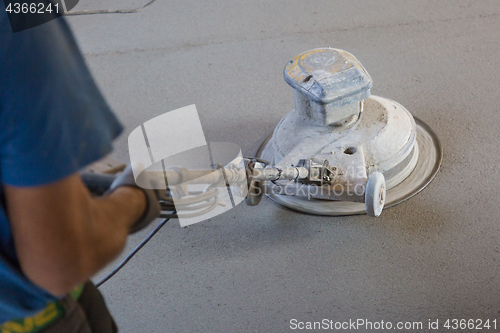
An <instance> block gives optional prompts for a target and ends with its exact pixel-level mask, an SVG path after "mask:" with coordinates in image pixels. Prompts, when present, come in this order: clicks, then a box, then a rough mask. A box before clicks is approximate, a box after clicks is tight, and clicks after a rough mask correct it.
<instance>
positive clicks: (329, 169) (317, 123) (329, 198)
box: [257, 48, 442, 216]
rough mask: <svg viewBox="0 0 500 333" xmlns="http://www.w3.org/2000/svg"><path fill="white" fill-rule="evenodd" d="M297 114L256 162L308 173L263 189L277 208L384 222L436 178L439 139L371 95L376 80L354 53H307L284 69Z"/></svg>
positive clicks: (402, 111) (277, 130) (400, 108)
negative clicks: (388, 211)
mask: <svg viewBox="0 0 500 333" xmlns="http://www.w3.org/2000/svg"><path fill="white" fill-rule="evenodd" d="M284 76H285V81H286V82H287V83H288V84H289V85H290V86H291V87H292V88H293V97H294V101H295V109H294V110H293V111H292V112H290V113H288V114H287V115H286V116H285V117H284V118H283V119H282V120H281V121H280V122H279V124H278V125H277V126H276V128H275V130H274V132H273V133H272V134H271V135H270V136H269V137H268V138H267V139H266V140H265V141H264V143H263V144H262V146H261V147H260V149H259V151H258V153H257V156H258V157H259V158H262V159H264V160H268V161H269V163H270V165H272V167H273V168H277V169H284V168H289V167H305V168H306V169H307V170H308V174H307V175H305V176H304V177H303V178H302V177H299V178H297V179H288V180H279V179H276V180H274V181H265V182H264V183H263V184H259V186H261V187H262V188H263V189H264V191H265V192H266V193H267V194H268V195H269V196H270V197H271V198H272V199H273V200H275V201H276V202H278V203H279V204H282V205H284V206H287V207H289V208H292V209H296V210H300V211H303V212H307V213H313V214H322V215H350V214H361V213H364V212H367V213H368V215H370V216H379V215H380V213H381V211H382V209H383V208H384V206H392V205H395V204H397V203H399V202H401V201H403V200H405V199H407V198H409V197H411V196H413V195H414V194H416V193H418V192H419V191H420V190H422V189H423V188H424V187H425V186H426V185H427V184H428V183H429V182H430V181H431V180H432V179H433V177H434V176H435V175H436V173H437V171H438V169H439V166H440V163H441V159H442V150H441V146H440V143H439V140H438V139H437V137H436V135H435V134H434V133H433V132H432V130H431V129H430V128H429V127H428V126H427V125H426V124H424V123H423V122H421V121H420V120H418V119H416V118H414V117H413V116H412V115H411V114H410V112H408V110H406V109H405V108H404V107H403V106H402V105H400V104H399V103H397V102H395V101H392V100H390V99H387V98H382V97H378V96H370V88H371V87H372V79H371V78H370V76H369V75H368V73H367V71H366V70H365V69H364V68H363V66H362V65H361V63H360V62H359V61H358V60H357V59H356V58H355V57H354V56H353V55H352V54H350V53H348V52H346V51H343V50H339V49H332V48H321V49H315V50H310V51H307V52H304V53H302V54H300V55H298V56H296V57H295V58H293V59H292V60H290V61H289V62H288V63H287V64H286V66H285V69H284Z"/></svg>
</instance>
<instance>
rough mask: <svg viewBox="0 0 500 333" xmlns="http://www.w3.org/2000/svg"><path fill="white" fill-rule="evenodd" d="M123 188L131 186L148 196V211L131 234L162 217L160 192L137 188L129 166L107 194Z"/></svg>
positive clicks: (134, 226)
mask: <svg viewBox="0 0 500 333" xmlns="http://www.w3.org/2000/svg"><path fill="white" fill-rule="evenodd" d="M121 186H131V187H135V188H138V189H140V190H142V191H143V192H144V194H145V195H146V210H145V211H144V213H143V214H142V216H141V217H140V218H139V220H138V221H137V222H136V223H135V224H134V225H133V226H132V228H131V229H130V233H131V234H132V233H135V232H137V231H139V230H141V229H144V228H145V227H147V226H148V225H149V224H150V223H151V222H152V221H154V220H155V219H156V218H157V217H158V216H160V213H161V206H160V202H159V200H160V193H159V190H155V189H147V188H142V187H139V186H137V184H136V182H135V179H134V174H133V171H132V166H131V165H130V164H129V165H127V167H126V168H125V170H123V172H122V173H121V174H120V175H119V176H118V177H117V178H116V179H115V180H114V181H113V183H112V184H111V186H110V188H109V190H108V192H106V193H107V194H109V193H111V192H113V191H114V190H116V189H117V188H118V187H121Z"/></svg>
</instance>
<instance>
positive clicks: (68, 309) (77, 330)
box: [40, 296, 94, 333]
mask: <svg viewBox="0 0 500 333" xmlns="http://www.w3.org/2000/svg"><path fill="white" fill-rule="evenodd" d="M59 303H60V304H61V305H62V307H63V308H64V317H62V318H61V319H59V320H57V321H56V322H55V323H54V324H52V325H50V326H48V327H47V328H45V329H43V330H42V331H41V332H40V333H62V332H67V333H94V332H93V331H92V330H91V329H90V326H89V323H88V321H87V317H86V315H85V313H84V312H83V309H82V307H81V306H80V305H79V304H78V303H77V302H76V301H75V300H74V299H72V298H71V297H69V296H68V297H65V298H64V299H62V300H61V301H59Z"/></svg>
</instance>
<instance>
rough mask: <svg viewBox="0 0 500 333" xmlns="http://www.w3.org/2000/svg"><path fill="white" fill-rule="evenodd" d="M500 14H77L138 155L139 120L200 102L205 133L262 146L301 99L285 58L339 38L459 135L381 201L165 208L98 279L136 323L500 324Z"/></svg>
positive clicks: (472, 5)
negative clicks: (319, 207)
mask: <svg viewBox="0 0 500 333" xmlns="http://www.w3.org/2000/svg"><path fill="white" fill-rule="evenodd" d="M80 2H81V3H80V4H79V5H78V6H77V7H76V8H75V10H81V9H99V8H101V9H120V8H134V7H135V6H139V5H142V4H144V3H146V2H147V1H129V0H127V1H124V0H122V1H118V0H113V1H111V0H110V1H106V2H98V1H97V0H81V1H80ZM499 15H500V4H499V2H498V1H496V0H491V1H472V0H470V1H468V0H453V1H451V0H439V1H438V0H436V1H430V0H429V1H405V2H402V1H389V0H384V1H370V2H368V1H314V2H307V1H272V2H270V1H252V2H242V1H218V0H216V1H211V2H210V3H208V2H201V1H192V0H182V1H160V0H158V1H157V2H155V3H154V4H153V5H151V6H150V7H148V8H147V9H145V10H144V11H142V12H141V13H138V14H118V15H90V16H79V17H70V18H68V20H69V22H70V24H71V26H72V28H73V30H74V32H75V34H76V36H77V39H78V42H79V44H80V46H81V48H82V51H83V53H84V54H85V58H86V60H87V62H88V64H89V65H90V67H91V69H92V71H93V74H94V76H95V78H96V80H97V82H98V84H99V85H100V87H101V88H102V90H103V92H104V94H105V96H106V97H107V99H108V101H109V103H110V104H111V105H112V107H113V108H114V110H115V112H116V113H117V114H118V115H119V117H120V119H121V120H122V122H123V124H124V125H125V126H126V130H125V133H124V134H123V135H122V136H121V138H120V139H119V140H118V141H117V143H116V146H115V147H116V151H115V153H114V154H115V156H116V157H118V158H119V159H121V160H123V161H126V160H128V152H127V136H128V134H129V133H130V132H131V131H132V130H133V129H134V128H135V127H136V126H138V125H139V124H141V123H143V122H144V121H146V120H149V119H151V118H153V117H154V116H157V115H160V114H162V113H164V112H167V111H171V110H175V109H177V108H180V107H183V106H186V105H190V104H196V106H197V108H198V112H199V113H200V117H201V119H202V124H203V127H204V130H205V134H206V138H207V141H209V142H217V141H225V142H233V143H236V144H238V145H240V146H241V147H242V149H243V152H244V154H245V155H250V156H251V155H253V154H254V153H255V152H256V150H257V148H258V146H259V144H260V142H261V141H262V140H263V139H264V138H265V137H266V136H267V135H268V134H269V133H270V132H271V131H272V130H273V128H274V126H275V125H276V124H277V123H278V121H279V120H280V119H281V118H282V117H283V116H284V115H285V114H286V113H287V112H289V111H290V110H291V109H292V108H293V98H292V89H291V88H290V87H289V86H288V85H287V84H286V83H285V82H284V80H283V75H282V71H283V67H284V65H285V64H286V62H287V61H289V60H290V59H291V58H292V57H294V56H295V55H297V54H299V53H301V52H303V51H306V50H309V49H312V48H317V47H325V46H330V47H335V48H340V49H344V50H347V51H349V52H351V53H352V54H354V55H355V56H356V57H357V58H358V59H359V60H360V61H361V63H362V64H363V65H364V66H365V67H366V69H367V70H368V72H369V73H370V75H371V76H372V78H373V81H374V86H373V89H372V93H373V94H375V95H379V96H384V97H388V98H391V99H394V100H396V101H398V102H399V103H401V104H402V105H404V106H405V107H406V108H408V110H409V111H410V112H412V113H413V114H414V115H415V116H417V117H419V118H420V119H422V120H423V121H425V122H427V123H428V124H430V125H431V127H432V128H433V129H434V131H436V133H437V134H438V135H439V137H440V139H441V142H442V145H443V148H444V162H443V166H442V169H441V171H440V172H439V174H438V175H437V177H436V179H435V180H434V181H433V182H432V183H431V184H430V186H429V187H428V188H427V189H425V190H424V191H423V192H422V193H420V194H418V195H417V196H416V197H414V198H412V199H410V200H408V201H407V202H405V203H403V204H400V205H398V206H396V207H393V208H390V209H387V210H385V211H384V212H383V213H382V216H381V217H380V218H369V217H368V216H352V217H335V218H332V217H321V216H311V215H305V214H301V213H297V212H294V211H291V210H288V209H285V208H283V207H281V206H279V205H277V204H275V203H274V202H272V201H271V200H269V199H264V200H263V201H262V202H261V204H260V205H259V206H257V207H247V206H245V205H243V204H241V205H239V206H238V207H236V208H235V209H233V210H230V211H229V212H227V213H225V214H224V215H221V216H217V217H216V218H213V219H211V220H209V221H205V222H202V223H200V224H196V225H193V226H191V227H188V228H181V227H179V225H178V222H177V221H175V220H174V221H172V222H170V223H168V224H167V225H166V226H165V227H164V228H163V229H162V230H161V231H160V232H159V233H158V234H157V235H156V236H155V237H154V238H153V239H152V240H151V241H150V243H149V244H148V245H147V246H145V247H144V248H143V249H142V250H141V251H140V252H139V253H138V254H137V256H136V257H135V258H134V259H133V260H131V261H130V262H129V264H128V265H127V266H126V267H125V268H124V269H123V270H122V271H121V272H120V273H119V274H118V275H116V276H115V277H114V278H113V279H112V280H110V281H108V282H107V283H106V284H105V285H103V287H102V288H101V290H102V291H103V293H104V295H105V297H106V300H107V303H108V304H109V307H110V309H111V312H112V313H113V315H114V316H115V318H116V320H117V322H118V324H119V326H120V327H121V331H122V332H287V331H291V329H290V320H291V319H293V318H295V319H297V320H299V321H321V320H322V319H324V318H327V319H331V320H334V321H347V320H349V319H352V320H356V319H358V318H363V319H367V320H370V321H373V322H375V321H381V320H384V321H386V322H387V321H391V322H393V323H396V322H398V321H421V322H423V323H424V328H425V327H426V325H427V323H428V320H429V319H431V320H433V321H434V320H436V319H440V325H442V324H443V323H444V322H443V321H444V320H445V319H448V318H458V319H462V318H464V319H469V318H472V319H476V318H482V319H490V320H493V319H497V322H498V323H499V325H500V288H499V285H500V274H498V273H499V269H500V266H499V264H500V222H499V216H500V198H499V197H498V187H499V184H500V183H499V179H500V171H499V168H498V165H499V164H500V146H499V144H498V141H497V140H498V129H499V122H500V112H499V111H500V110H499V109H500V107H499V102H498V101H499V97H500V93H499V87H500V75H498V71H499V69H500V57H499V54H500V33H499V31H500V19H499ZM172 144H175V142H173V143H172ZM151 228H152V226H151ZM151 228H149V229H148V230H145V231H143V232H141V233H139V234H137V235H134V236H132V237H130V239H129V242H128V245H127V249H126V250H125V252H124V253H123V255H122V257H121V258H123V257H124V256H125V254H126V253H128V251H130V250H131V249H132V248H133V247H135V246H136V245H137V244H138V243H139V242H140V241H141V240H142V239H143V237H145V235H146V234H147V232H148V231H149V230H151ZM111 268H112V265H110V266H109V267H108V268H107V269H105V270H104V271H103V272H101V273H100V274H99V275H98V276H97V277H96V279H98V278H100V277H102V276H104V274H105V273H107V272H108V271H109V270H110V269H111ZM441 328H442V327H441ZM410 331H412V330H410ZM419 331H428V330H427V329H424V330H419Z"/></svg>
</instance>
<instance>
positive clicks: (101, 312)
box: [40, 282, 118, 333]
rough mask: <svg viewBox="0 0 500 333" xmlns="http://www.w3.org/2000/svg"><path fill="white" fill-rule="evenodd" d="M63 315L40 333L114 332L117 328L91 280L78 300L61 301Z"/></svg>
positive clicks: (66, 299) (66, 298)
mask: <svg viewBox="0 0 500 333" xmlns="http://www.w3.org/2000/svg"><path fill="white" fill-rule="evenodd" d="M61 303H62V305H63V307H64V310H65V315H64V317H63V318H61V319H59V320H58V321H57V322H55V323H54V324H53V325H51V326H49V327H47V328H46V329H44V330H42V331H41V332H40V333H62V332H64V333H116V332H118V328H117V326H116V323H115V321H114V320H113V317H111V314H110V313H109V311H108V308H107V307H106V304H105V302H104V298H103V297H102V295H101V293H100V292H99V290H97V288H96V287H95V286H94V284H93V283H92V282H87V283H86V284H85V286H84V288H83V291H82V294H81V295H80V298H78V301H75V300H73V299H72V298H71V297H69V296H68V297H65V298H64V299H63V300H62V301H61Z"/></svg>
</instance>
